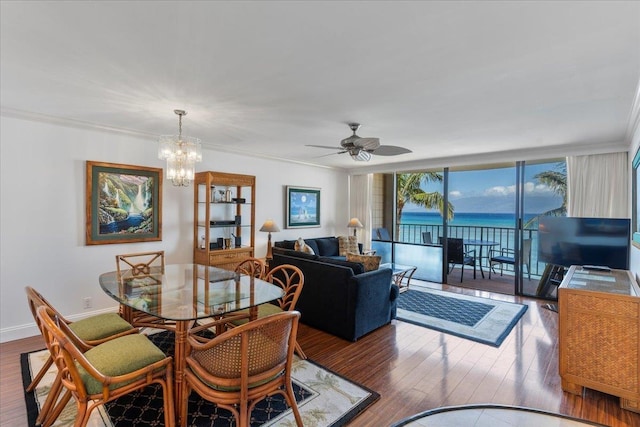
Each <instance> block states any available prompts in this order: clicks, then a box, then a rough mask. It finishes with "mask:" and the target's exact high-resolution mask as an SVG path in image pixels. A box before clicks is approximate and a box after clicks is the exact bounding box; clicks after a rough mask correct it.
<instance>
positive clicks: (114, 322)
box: [69, 313, 133, 341]
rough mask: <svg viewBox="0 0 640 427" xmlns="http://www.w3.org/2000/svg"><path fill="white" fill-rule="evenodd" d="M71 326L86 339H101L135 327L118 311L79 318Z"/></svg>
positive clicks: (79, 335) (78, 334)
mask: <svg viewBox="0 0 640 427" xmlns="http://www.w3.org/2000/svg"><path fill="white" fill-rule="evenodd" d="M69 328H70V329H71V330H72V331H73V332H74V333H75V334H76V335H77V336H78V337H80V338H81V339H83V340H85V341H93V340H100V339H103V338H108V337H110V336H113V335H116V334H119V333H120V332H125V331H128V330H131V329H133V326H131V325H130V324H129V323H128V322H127V321H126V320H124V319H123V318H122V317H120V316H119V315H118V314H117V313H103V314H98V315H95V316H91V317H87V318H86V319H81V320H78V321H77V322H73V323H71V324H70V325H69Z"/></svg>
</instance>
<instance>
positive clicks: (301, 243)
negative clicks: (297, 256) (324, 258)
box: [293, 237, 316, 255]
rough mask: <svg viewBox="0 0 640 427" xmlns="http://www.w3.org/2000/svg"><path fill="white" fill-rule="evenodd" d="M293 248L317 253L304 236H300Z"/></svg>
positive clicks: (313, 253) (312, 253)
mask: <svg viewBox="0 0 640 427" xmlns="http://www.w3.org/2000/svg"><path fill="white" fill-rule="evenodd" d="M293 249H294V250H296V251H300V252H304V253H307V254H310V255H315V254H316V253H315V251H314V250H313V248H312V247H311V246H309V245H308V244H307V243H306V242H305V241H304V239H303V238H302V237H298V240H296V243H295V245H293Z"/></svg>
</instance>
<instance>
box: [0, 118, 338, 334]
mask: <svg viewBox="0 0 640 427" xmlns="http://www.w3.org/2000/svg"><path fill="white" fill-rule="evenodd" d="M0 128H1V129H0V161H1V168H0V169H1V170H0V189H1V191H0V342H5V341H9V340H14V339H18V338H23V337H27V336H32V335H36V334H37V333H38V331H37V330H36V328H35V324H34V322H33V318H32V317H31V313H30V312H29V310H28V307H27V302H26V296H25V292H24V287H25V286H27V285H30V286H33V287H35V288H36V289H37V290H39V291H40V292H42V294H44V295H45V297H47V298H48V299H49V300H50V301H51V302H52V304H54V305H55V306H56V308H58V309H59V310H60V311H61V312H62V313H63V314H64V315H65V316H68V317H69V318H71V319H77V318H81V317H84V316H87V315H90V314H95V313H97V312H101V311H110V310H115V308H116V304H115V303H114V301H113V300H111V299H110V298H109V297H108V296H106V295H105V294H104V293H103V292H102V291H101V290H100V286H99V284H98V276H99V275H100V273H103V272H106V271H111V270H114V269H115V255H116V254H118V253H130V252H140V251H149V250H160V249H162V250H164V251H165V253H166V257H167V262H169V263H178V262H190V261H191V260H192V257H193V252H192V240H193V229H192V224H193V187H189V188H176V187H173V186H172V185H171V183H169V182H166V181H165V182H164V185H163V187H164V188H163V208H162V209H163V215H162V236H163V239H162V241H160V242H148V243H129V244H110V245H97V246H86V245H85V243H84V242H85V237H84V236H85V225H84V224H85V161H86V160H95V161H103V162H111V163H123V164H128V165H141V166H149V167H164V165H163V162H162V161H160V160H158V159H157V143H156V141H154V140H152V139H147V138H140V137H135V136H130V135H124V134H121V133H113V132H105V131H101V130H98V129H82V128H77V127H67V126H62V125H59V124H52V123H43V122H38V121H30V120H24V119H19V118H13V117H6V116H2V117H1V122H0ZM203 157H204V160H203V162H202V163H200V164H198V166H197V170H198V171H204V170H216V171H221V172H232V173H242V174H249V175H255V176H256V192H257V194H256V223H257V224H256V226H257V228H256V256H259V257H260V256H264V254H265V253H266V241H267V236H266V233H261V232H259V231H257V230H258V228H259V227H260V225H261V224H262V222H264V221H265V220H266V219H267V218H273V219H274V220H275V221H276V222H277V223H278V224H279V225H280V228H281V229H282V232H280V233H275V234H274V235H273V236H272V238H273V239H274V240H282V239H285V238H286V239H295V238H297V237H298V236H302V237H313V236H328V235H340V234H346V233H347V232H348V230H347V229H346V223H347V221H348V220H349V217H348V206H349V204H348V200H347V197H348V194H347V174H346V172H342V171H337V170H331V169H324V168H314V167H309V166H306V165H300V164H295V163H288V162H282V161H276V160H268V159H259V158H251V157H244V156H239V155H234V154H229V153H219V152H214V151H211V150H205V151H204V153H203ZM286 185H296V186H306V187H320V188H321V189H322V193H321V197H322V199H321V219H322V228H309V229H295V230H285V229H284V211H285V208H284V205H285V201H284V189H283V188H284V186H286ZM84 297H91V298H92V301H93V308H91V309H87V310H84V309H83V308H82V307H83V303H82V302H83V298H84Z"/></svg>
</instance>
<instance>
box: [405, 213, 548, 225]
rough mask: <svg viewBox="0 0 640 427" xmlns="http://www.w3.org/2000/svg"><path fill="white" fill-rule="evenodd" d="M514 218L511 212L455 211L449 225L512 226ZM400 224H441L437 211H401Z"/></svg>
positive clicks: (527, 217) (533, 215) (525, 219)
mask: <svg viewBox="0 0 640 427" xmlns="http://www.w3.org/2000/svg"><path fill="white" fill-rule="evenodd" d="M533 217H535V214H526V215H525V218H524V222H525V223H526V222H527V221H528V220H529V219H531V218H533ZM515 218H516V216H515V214H513V213H473V212H456V213H455V214H454V217H453V221H449V225H454V226H455V225H457V226H476V227H480V226H484V227H505V228H514V227H515V221H516V220H515ZM400 224H416V225H442V217H441V216H440V214H439V213H438V212H402V218H401V220H400Z"/></svg>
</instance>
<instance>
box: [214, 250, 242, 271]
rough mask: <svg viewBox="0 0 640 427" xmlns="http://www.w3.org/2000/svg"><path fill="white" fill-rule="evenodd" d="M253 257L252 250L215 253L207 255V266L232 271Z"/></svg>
mask: <svg viewBox="0 0 640 427" xmlns="http://www.w3.org/2000/svg"><path fill="white" fill-rule="evenodd" d="M252 256H253V248H242V249H233V250H224V251H216V252H210V253H209V265H212V266H215V267H218V268H224V269H226V270H233V269H234V268H235V267H236V265H238V264H239V263H241V262H242V261H244V260H245V259H247V258H250V257H252Z"/></svg>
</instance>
